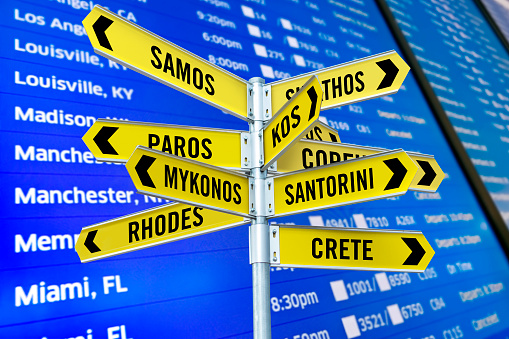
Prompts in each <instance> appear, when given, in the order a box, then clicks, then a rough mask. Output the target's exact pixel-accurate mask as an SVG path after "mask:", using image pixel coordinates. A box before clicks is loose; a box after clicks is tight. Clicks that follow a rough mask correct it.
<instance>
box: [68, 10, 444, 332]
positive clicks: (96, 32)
mask: <svg viewBox="0 0 509 339" xmlns="http://www.w3.org/2000/svg"><path fill="white" fill-rule="evenodd" d="M83 25H84V27H85V29H86V31H87V33H88V37H89V39H90V41H91V43H92V45H93V47H94V50H95V51H96V52H97V53H98V54H100V55H102V56H105V57H107V58H109V59H110V60H113V61H116V62H119V63H122V64H123V65H125V66H126V67H129V68H131V69H133V70H135V71H137V72H139V73H141V74H143V75H145V76H148V77H150V78H152V79H154V80H156V81H159V82H161V83H163V84H165V85H167V86H169V87H171V88H174V89H176V90H179V91H181V92H183V93H185V94H187V95H190V96H191V97H194V98H196V99H198V100H201V101H203V102H205V103H207V104H209V105H211V106H214V107H216V108H220V109H222V110H223V111H225V112H227V113H230V114H232V115H234V116H236V117H238V118H240V119H243V120H246V121H247V122H248V123H249V132H244V131H232V130H221V129H208V128H202V127H189V126H176V125H164V124H154V123H143V122H122V121H112V120H104V119H100V120H98V121H97V122H96V123H94V125H93V126H92V127H91V128H90V129H89V131H88V132H87V133H86V134H85V136H84V137H83V140H84V142H85V144H86V145H87V146H88V148H89V149H90V151H91V152H92V153H93V154H94V156H95V157H96V158H97V159H98V160H101V161H112V162H121V163H125V165H126V169H127V171H128V173H129V175H130V177H131V179H132V181H133V183H134V185H135V187H136V189H137V190H138V193H142V194H146V195H150V196H154V197H160V198H163V199H168V200H174V201H177V203H173V204H168V205H163V206H160V207H157V208H152V209H148V210H145V211H141V212H137V213H134V214H131V215H127V216H123V217H120V218H116V219H113V220H108V221H105V222H102V223H99V224H95V225H91V226H88V227H85V228H83V229H82V231H81V233H80V236H79V238H78V241H77V243H76V251H77V253H78V255H79V257H80V259H81V261H82V262H88V261H92V260H97V259H101V258H106V257H110V256H113V255H117V254H121V253H127V252H130V251H134V250H138V249H142V248H146V247H150V246H155V245H159V244H164V243H169V242H173V241H178V240H181V239H186V238H190V237H194V236H198V235H201V234H207V233H211V232H216V231H220V230H223V229H227V228H231V227H236V226H239V225H243V224H246V223H249V222H251V226H250V227H249V257H250V263H251V265H252V274H253V334H254V337H255V338H257V339H261V338H264V339H265V338H270V337H271V308H270V302H269V301H270V267H271V266H276V267H277V266H279V267H307V268H328V269H357V270H361V269H362V270H382V271H404V272H422V271H424V270H425V269H426V267H427V265H428V264H429V262H430V260H431V258H432V257H433V254H434V251H433V249H432V248H431V246H430V245H429V243H428V242H427V241H426V239H425V238H424V236H423V235H422V233H421V232H418V231H396V230H392V231H391V230H384V231H378V230H376V231H375V230H357V229H348V230H342V229H336V228H334V229H331V228H325V227H312V226H282V225H270V226H269V224H268V219H270V218H274V217H279V216H285V215H292V214H297V213H303V212H307V211H316V210H321V209H324V208H331V207H337V206H343V205H348V204H356V203H361V202H365V201H371V200H375V199H382V198H388V197H393V196H398V195H403V194H405V193H406V192H407V190H414V191H424V192H434V191H436V190H437V188H438V186H439V185H440V183H441V181H442V180H443V178H444V176H445V175H444V173H443V171H442V170H441V169H440V167H439V166H438V163H437V162H436V161H435V159H434V158H433V156H431V155H425V154H419V153H413V152H408V153H407V152H405V151H403V150H387V149H382V148H374V147H365V146H356V145H349V144H341V143H340V142H341V141H340V138H339V135H338V134H337V131H335V130H333V129H331V128H330V127H328V126H327V125H325V124H323V123H322V122H321V121H320V120H319V114H320V111H321V110H325V109H330V108H334V107H339V106H343V105H348V104H351V103H354V102H359V101H362V100H369V99H372V98H377V97H380V96H383V95H388V94H393V93H396V92H397V91H398V89H399V88H400V86H401V85H402V83H403V80H404V79H405V77H406V74H407V73H408V71H409V67H408V65H406V63H405V62H404V61H403V60H402V59H401V57H399V55H398V54H397V53H396V52H394V51H390V52H386V53H381V54H377V55H374V56H370V57H367V58H364V59H359V60H355V61H352V62H347V63H344V64H341V65H336V66H332V67H328V68H325V69H322V70H318V71H315V72H311V73H307V74H303V75H299V76H296V77H293V78H289V79H285V80H280V81H276V82H274V83H271V84H265V81H264V79H262V78H257V77H256V78H252V79H250V81H249V82H248V81H245V80H244V79H241V78H239V77H237V76H236V75H233V74H231V73H229V72H227V71H225V70H223V69H221V68H219V67H217V66H215V65H213V64H211V63H210V62H208V61H206V60H204V59H202V58H200V57H198V56H196V55H194V54H192V53H191V52H188V51H186V50H184V49H182V48H181V47H179V46H177V45H175V44H173V43H171V42H169V41H167V40H165V39H163V38H161V37H159V36H157V35H155V34H153V33H151V32H149V31H147V30H145V29H143V28H142V27H139V26H138V25H136V24H133V23H131V22H129V21H127V20H125V19H123V18H122V17H120V16H118V15H116V14H114V13H112V12H110V11H108V10H106V9H104V8H102V7H100V6H95V7H94V9H93V10H92V11H91V12H90V14H89V15H87V17H86V18H85V19H84V20H83ZM174 65H175V68H174ZM192 77H193V78H192ZM232 98H234V100H232ZM177 135H178V136H177ZM177 139H178V140H177ZM306 139H314V140H315V141H312V140H306ZM184 144H187V145H189V146H192V145H194V147H195V148H184V146H183V145H184ZM197 147H201V151H200V152H198V151H197ZM225 149H228V150H229V152H228V153H226V152H224V150H225ZM313 154H316V155H318V154H321V155H320V157H316V158H313ZM313 159H314V160H313ZM278 162H279V169H278ZM146 227H149V228H150V230H151V232H149V236H148V237H146V236H145V232H143V235H142V236H140V228H143V229H145V228H146ZM152 227H154V232H153V233H152Z"/></svg>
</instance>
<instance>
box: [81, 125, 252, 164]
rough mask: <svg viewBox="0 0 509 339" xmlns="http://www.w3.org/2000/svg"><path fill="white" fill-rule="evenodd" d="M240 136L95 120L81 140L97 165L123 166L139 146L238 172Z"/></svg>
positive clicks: (226, 131) (195, 128) (219, 132)
mask: <svg viewBox="0 0 509 339" xmlns="http://www.w3.org/2000/svg"><path fill="white" fill-rule="evenodd" d="M241 133H242V132H241V131H232V130H224V129H221V130H217V129H211V128H202V127H188V126H177V125H164V124H156V123H145V122H136V121H122V120H106V119H98V120H97V121H96V122H95V123H94V124H93V125H92V127H90V129H89V130H88V132H87V133H86V134H85V135H84V136H83V141H84V142H85V144H86V145H87V146H88V148H89V149H90V151H91V152H92V154H93V155H94V156H95V157H96V159H97V160H100V161H112V162H127V160H128V159H129V158H130V157H131V154H133V152H134V149H135V148H136V146H138V145H141V146H146V147H148V148H152V149H155V150H158V151H162V152H165V153H169V154H173V155H178V156H181V157H184V158H189V159H194V160H196V161H199V162H203V163H206V164H211V165H216V166H222V167H229V168H240V167H241V149H240V147H241V146H240V143H241ZM225 150H228V152H225Z"/></svg>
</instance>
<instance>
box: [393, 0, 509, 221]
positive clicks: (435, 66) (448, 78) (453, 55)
mask: <svg viewBox="0 0 509 339" xmlns="http://www.w3.org/2000/svg"><path fill="white" fill-rule="evenodd" d="M387 4H388V5H389V6H390V7H391V9H392V11H393V14H394V16H395V18H396V20H397V21H398V23H399V25H400V28H401V29H402V31H403V33H404V35H405V36H406V39H407V40H408V42H409V43H410V46H411V48H412V50H413V52H414V53H415V55H416V57H417V59H418V61H419V62H420V64H421V67H422V68H423V71H424V73H425V74H426V77H427V79H428V81H429V82H430V84H431V87H433V89H434V91H435V94H436V95H437V97H438V99H439V101H440V103H441V105H442V107H443V108H444V111H445V112H446V114H447V117H448V118H449V120H450V121H451V124H452V125H453V127H454V130H455V131H456V133H457V135H458V137H459V138H460V140H461V141H462V143H463V146H464V147H465V149H466V150H467V153H468V155H469V156H470V159H471V160H472V162H473V164H474V165H475V167H476V169H477V171H478V173H479V175H480V177H481V180H482V181H483V182H484V184H485V185H486V188H487V190H488V191H489V193H490V194H491V196H492V198H493V200H494V202H495V204H496V205H497V207H498V209H499V210H500V213H501V215H502V217H503V218H504V220H505V222H506V224H507V225H509V177H508V176H507V171H506V164H507V161H508V160H509V54H508V52H507V50H506V49H505V48H504V46H503V45H502V43H501V42H500V40H498V38H497V37H496V35H495V34H494V32H493V30H492V29H491V27H490V26H489V24H488V23H487V22H486V20H485V19H484V18H483V17H482V13H481V12H480V10H479V8H478V7H477V5H476V4H475V3H474V1H472V0H461V1H454V2H452V1H432V2H426V1H397V0H394V1H390V2H387ZM497 12H498V13H500V15H503V13H504V11H503V7H502V8H501V9H500V10H499V11H497Z"/></svg>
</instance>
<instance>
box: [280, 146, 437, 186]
mask: <svg viewBox="0 0 509 339" xmlns="http://www.w3.org/2000/svg"><path fill="white" fill-rule="evenodd" d="M388 151H389V150H388V149H385V148H377V147H368V146H358V145H351V144H337V143H330V142H319V141H314V140H299V141H298V142H296V143H295V144H293V145H292V147H291V148H290V149H288V150H287V151H286V152H285V154H283V155H282V156H281V157H280V158H279V159H278V161H277V171H278V172H281V173H286V172H292V171H298V170H301V169H306V168H312V167H317V166H323V165H327V164H331V163H335V162H341V161H346V160H351V159H356V158H359V157H364V156H366V155H372V154H377V153H382V152H388ZM406 153H407V154H408V155H409V156H410V158H411V159H412V160H413V161H414V162H415V164H416V165H417V168H418V170H417V174H416V175H415V177H414V180H413V181H412V184H411V185H410V187H409V190H412V191H419V192H436V190H437V189H438V187H439V186H440V183H441V182H442V180H443V179H444V178H445V173H444V172H443V171H442V169H441V168H440V166H439V165H438V163H437V161H436V160H435V158H434V157H433V156H432V155H427V154H420V153H414V152H406Z"/></svg>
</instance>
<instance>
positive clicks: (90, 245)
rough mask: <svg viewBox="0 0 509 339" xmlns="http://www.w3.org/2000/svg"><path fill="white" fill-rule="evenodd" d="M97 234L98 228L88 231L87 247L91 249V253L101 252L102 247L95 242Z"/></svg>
mask: <svg viewBox="0 0 509 339" xmlns="http://www.w3.org/2000/svg"><path fill="white" fill-rule="evenodd" d="M96 234H97V230H93V231H90V232H88V234H87V238H86V239H85V243H84V245H85V247H86V248H87V249H88V250H89V251H90V253H95V252H100V251H101V249H100V248H99V247H98V246H97V245H96V244H95V243H94V238H95V235H96Z"/></svg>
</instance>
